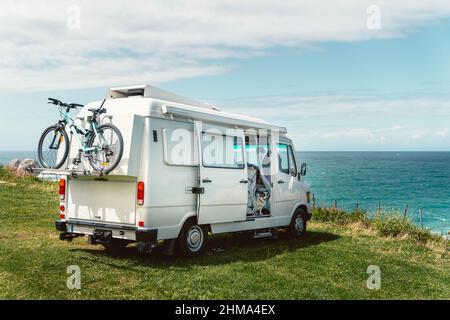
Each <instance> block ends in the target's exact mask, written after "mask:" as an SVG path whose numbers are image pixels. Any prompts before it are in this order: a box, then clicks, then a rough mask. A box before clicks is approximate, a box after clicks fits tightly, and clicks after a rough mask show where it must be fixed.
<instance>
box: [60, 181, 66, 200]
mask: <svg viewBox="0 0 450 320" xmlns="http://www.w3.org/2000/svg"><path fill="white" fill-rule="evenodd" d="M65 199H66V179H61V180H59V200H65Z"/></svg>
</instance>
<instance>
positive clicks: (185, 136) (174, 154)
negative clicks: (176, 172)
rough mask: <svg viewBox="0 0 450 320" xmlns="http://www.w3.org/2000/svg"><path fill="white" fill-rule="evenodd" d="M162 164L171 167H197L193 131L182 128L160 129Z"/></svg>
mask: <svg viewBox="0 0 450 320" xmlns="http://www.w3.org/2000/svg"><path fill="white" fill-rule="evenodd" d="M162 138H163V139H162V140H163V153H164V162H165V163H166V164H168V165H173V166H195V165H198V156H197V153H196V152H194V131H193V130H187V129H184V128H164V129H162Z"/></svg>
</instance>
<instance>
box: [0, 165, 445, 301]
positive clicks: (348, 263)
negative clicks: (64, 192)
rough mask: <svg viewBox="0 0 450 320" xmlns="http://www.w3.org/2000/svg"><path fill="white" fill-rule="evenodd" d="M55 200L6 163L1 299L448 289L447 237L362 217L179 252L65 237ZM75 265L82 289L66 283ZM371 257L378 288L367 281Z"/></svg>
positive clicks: (406, 295) (356, 295) (53, 191)
mask: <svg viewBox="0 0 450 320" xmlns="http://www.w3.org/2000/svg"><path fill="white" fill-rule="evenodd" d="M57 208H58V199H57V188H56V186H55V185H54V184H50V183H43V182H38V181H36V180H35V179H33V178H24V179H17V178H13V177H12V176H11V175H10V174H8V173H7V172H5V170H3V169H0V298H1V299H450V259H449V252H448V246H446V245H443V244H442V243H433V242H427V243H421V242H418V241H417V240H415V239H413V238H411V237H383V236H380V235H378V234H377V233H376V232H375V231H373V230H371V229H370V228H365V227H363V226H361V224H358V223H348V224H332V223H323V222H312V223H311V224H310V225H309V232H308V233H307V234H306V235H305V236H304V237H303V238H300V239H293V238H290V237H288V236H287V235H286V234H285V233H283V232H280V234H279V238H278V239H265V240H261V239H251V238H249V237H248V236H246V235H241V234H235V235H225V236H214V237H212V238H211V241H210V246H209V250H208V253H207V254H206V255H205V256H204V257H202V258H197V259H190V260H189V259H188V260H183V259H179V258H170V257H165V256H163V255H162V254H161V253H160V252H159V251H158V250H156V251H155V252H153V253H152V254H151V255H149V256H140V255H138V254H137V252H136V248H135V247H129V248H125V249H124V250H122V251H118V252H109V251H106V250H105V249H103V247H101V246H89V245H87V244H86V239H84V238H80V239H77V240H75V241H74V242H72V243H67V242H62V241H60V240H58V233H57V232H56V231H55V230H54V226H53V221H54V220H55V219H57V217H58V209H57ZM70 265H78V266H79V267H80V268H81V275H82V278H81V279H82V280H81V285H82V288H81V290H69V289H67V287H66V279H67V277H68V274H67V273H66V269H67V267H68V266H70ZM369 265H377V266H379V267H380V269H381V289H379V290H370V289H368V288H367V286H366V280H367V278H368V276H369V275H368V274H367V273H366V270H367V267H368V266H369Z"/></svg>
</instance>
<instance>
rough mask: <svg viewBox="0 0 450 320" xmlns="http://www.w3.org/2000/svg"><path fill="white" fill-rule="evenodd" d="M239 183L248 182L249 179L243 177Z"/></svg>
mask: <svg viewBox="0 0 450 320" xmlns="http://www.w3.org/2000/svg"><path fill="white" fill-rule="evenodd" d="M239 183H248V179H242V180H240V181H239Z"/></svg>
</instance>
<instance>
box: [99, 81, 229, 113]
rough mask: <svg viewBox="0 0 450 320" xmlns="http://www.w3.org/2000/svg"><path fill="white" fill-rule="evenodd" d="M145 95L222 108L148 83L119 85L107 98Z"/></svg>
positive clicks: (110, 91)
mask: <svg viewBox="0 0 450 320" xmlns="http://www.w3.org/2000/svg"><path fill="white" fill-rule="evenodd" d="M139 96H141V97H145V98H153V99H160V100H166V101H171V102H176V103H182V104H187V105H192V106H196V107H199V108H206V109H210V110H220V108H217V107H215V106H213V105H211V104H209V103H204V102H200V101H196V100H194V99H191V98H187V97H183V96H180V95H177V94H175V93H173V92H170V91H166V90H163V89H160V88H156V87H153V86H150V85H148V84H141V85H137V86H128V87H117V88H111V89H109V92H108V95H107V97H106V99H117V98H128V97H139Z"/></svg>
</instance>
